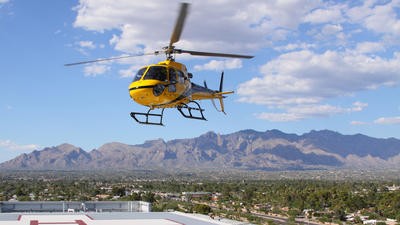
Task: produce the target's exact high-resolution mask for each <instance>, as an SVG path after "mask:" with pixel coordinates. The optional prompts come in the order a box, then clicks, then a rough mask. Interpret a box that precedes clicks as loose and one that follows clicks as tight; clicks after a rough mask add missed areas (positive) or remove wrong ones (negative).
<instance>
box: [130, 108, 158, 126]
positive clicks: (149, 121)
mask: <svg viewBox="0 0 400 225" xmlns="http://www.w3.org/2000/svg"><path fill="white" fill-rule="evenodd" d="M151 110H152V109H149V111H147V113H141V112H131V117H132V118H133V119H134V120H135V121H136V122H138V123H140V124H146V125H159V126H164V124H163V123H162V119H163V115H164V108H163V109H162V110H161V113H160V114H156V113H150V111H151Z"/></svg>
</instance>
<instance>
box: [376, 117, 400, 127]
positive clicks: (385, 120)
mask: <svg viewBox="0 0 400 225" xmlns="http://www.w3.org/2000/svg"><path fill="white" fill-rule="evenodd" d="M374 123H376V124H382V125H390V124H400V116H396V117H380V118H378V119H376V120H374Z"/></svg>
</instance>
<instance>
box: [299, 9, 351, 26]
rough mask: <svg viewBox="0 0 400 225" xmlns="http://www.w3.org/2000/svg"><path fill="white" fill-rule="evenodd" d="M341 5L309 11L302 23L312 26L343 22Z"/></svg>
mask: <svg viewBox="0 0 400 225" xmlns="http://www.w3.org/2000/svg"><path fill="white" fill-rule="evenodd" d="M342 7H343V6H342V5H333V6H328V7H327V8H324V9H322V8H320V9H316V10H313V11H311V12H310V13H308V14H307V15H306V16H305V17H304V20H303V21H304V22H306V23H307V22H308V23H312V24H321V23H332V22H336V23H337V22H343V18H344V17H343V15H342Z"/></svg>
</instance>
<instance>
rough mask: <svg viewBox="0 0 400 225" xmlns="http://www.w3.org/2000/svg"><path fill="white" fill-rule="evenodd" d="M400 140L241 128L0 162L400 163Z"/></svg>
mask: <svg viewBox="0 0 400 225" xmlns="http://www.w3.org/2000/svg"><path fill="white" fill-rule="evenodd" d="M399 165H400V140H398V139H395V138H388V139H379V138H373V137H368V136H365V135H362V134H355V135H342V134H340V133H338V132H334V131H329V130H321V131H311V132H309V133H305V134H302V135H297V134H287V133H283V132H281V131H279V130H267V131H265V132H259V131H255V130H242V131H238V132H235V133H231V134H226V135H220V134H216V133H214V132H208V133H205V134H203V135H201V136H199V137H196V138H187V139H176V140H171V141H167V142H166V141H164V140H162V139H158V140H151V141H146V142H144V143H143V144H140V145H128V144H123V143H117V142H112V143H107V144H104V145H103V146H101V147H99V148H98V149H94V150H92V151H90V152H87V151H84V150H83V149H81V148H79V147H75V146H73V145H71V144H62V145H59V146H55V147H48V148H44V149H42V150H40V151H39V150H35V151H33V152H31V153H29V154H22V155H20V156H18V157H16V158H14V159H12V160H9V161H7V162H4V163H1V164H0V169H3V170H6V169H9V170H97V169H108V170H110V169H111V170H112V169H114V170H121V169H124V170H135V169H150V170H198V169H218V170H220V169H243V170H305V169H329V168H336V169H339V168H380V169H381V168H385V167H391V168H393V167H400V166H399Z"/></svg>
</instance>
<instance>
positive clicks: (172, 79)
mask: <svg viewBox="0 0 400 225" xmlns="http://www.w3.org/2000/svg"><path fill="white" fill-rule="evenodd" d="M169 81H170V82H171V83H174V82H175V83H176V72H175V70H174V69H173V68H169Z"/></svg>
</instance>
